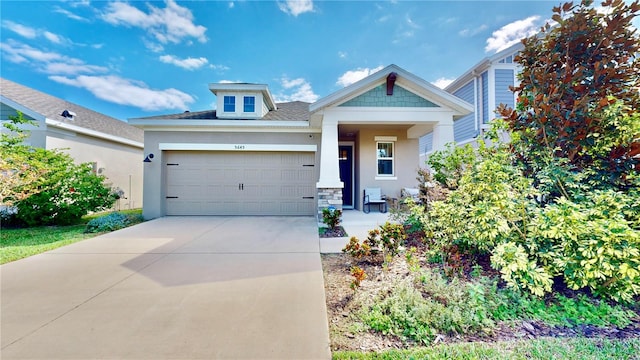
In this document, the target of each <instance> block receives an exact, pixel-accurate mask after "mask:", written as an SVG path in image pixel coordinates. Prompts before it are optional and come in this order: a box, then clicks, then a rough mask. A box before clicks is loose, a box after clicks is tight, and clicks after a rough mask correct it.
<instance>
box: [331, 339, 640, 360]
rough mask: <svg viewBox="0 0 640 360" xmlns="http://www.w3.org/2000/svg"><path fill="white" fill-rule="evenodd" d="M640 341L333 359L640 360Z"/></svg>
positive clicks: (449, 348)
mask: <svg viewBox="0 0 640 360" xmlns="http://www.w3.org/2000/svg"><path fill="white" fill-rule="evenodd" d="M639 354H640V339H639V338H633V339H626V340H616V339H602V338H542V339H535V340H527V341H525V340H523V341H508V342H497V343H465V344H451V345H449V344H447V345H439V346H434V347H430V348H415V349H411V350H390V351H386V352H381V353H359V352H336V353H334V354H333V358H334V359H340V360H343V359H358V360H383V359H384V360H392V359H394V360H395V359H398V360H400V359H443V360H444V359H496V360H502V359H523V360H524V359H527V360H528V359H541V360H542V359H544V360H546V359H640V355H639Z"/></svg>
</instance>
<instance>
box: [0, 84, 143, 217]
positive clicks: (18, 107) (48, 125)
mask: <svg viewBox="0 0 640 360" xmlns="http://www.w3.org/2000/svg"><path fill="white" fill-rule="evenodd" d="M0 100H1V105H0V106H1V108H0V121H6V120H8V118H9V116H15V115H17V112H18V111H20V112H22V114H23V116H24V117H25V118H27V119H31V120H34V121H35V122H36V124H37V126H26V127H25V128H26V129H27V130H29V131H30V136H29V137H28V138H27V140H26V142H27V144H28V145H32V146H35V147H40V148H45V149H49V150H51V149H62V150H63V151H64V152H66V153H68V154H69V155H70V156H71V157H72V158H73V159H74V160H75V161H76V162H77V163H87V162H88V163H92V164H93V171H95V172H96V173H98V174H101V175H104V176H105V177H106V179H107V180H106V181H107V183H108V184H109V185H110V186H111V187H113V188H116V189H119V190H120V191H121V192H122V197H121V199H120V200H118V202H117V203H116V208H120V209H128V208H141V207H142V185H143V179H142V169H143V167H142V165H143V163H142V160H143V159H144V157H143V152H142V149H143V146H144V140H143V135H144V133H143V131H142V130H140V129H138V128H136V127H133V126H131V125H129V124H127V123H126V122H123V121H120V120H118V119H115V118H112V117H109V116H107V115H104V114H101V113H98V112H95V111H93V110H90V109H87V108H85V107H82V106H80V105H77V104H74V103H71V102H68V101H65V100H63V99H60V98H56V97H54V96H51V95H48V94H45V93H42V92H40V91H37V90H35V89H31V88H29V87H26V86H23V85H20V84H17V83H15V82H12V81H9V80H7V79H3V78H2V79H0Z"/></svg>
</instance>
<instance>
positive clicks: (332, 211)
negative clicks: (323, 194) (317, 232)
mask: <svg viewBox="0 0 640 360" xmlns="http://www.w3.org/2000/svg"><path fill="white" fill-rule="evenodd" d="M341 217H342V210H338V209H336V208H335V207H333V206H329V207H328V208H324V209H322V222H323V223H325V224H326V225H327V226H328V227H329V229H335V228H336V227H337V226H338V225H340V221H341Z"/></svg>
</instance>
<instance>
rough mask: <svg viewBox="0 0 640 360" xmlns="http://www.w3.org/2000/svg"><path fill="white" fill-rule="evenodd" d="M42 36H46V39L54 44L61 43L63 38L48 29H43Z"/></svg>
mask: <svg viewBox="0 0 640 360" xmlns="http://www.w3.org/2000/svg"><path fill="white" fill-rule="evenodd" d="M43 36H44V37H45V38H47V40H49V41H51V42H52V43H56V44H62V42H63V39H62V37H61V36H58V35H56V34H54V33H52V32H49V31H45V32H44V34H43Z"/></svg>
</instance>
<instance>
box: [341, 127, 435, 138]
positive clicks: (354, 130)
mask: <svg viewBox="0 0 640 360" xmlns="http://www.w3.org/2000/svg"><path fill="white" fill-rule="evenodd" d="M413 126H414V124H393V125H385V124H383V125H379V124H375V125H362V124H359V125H356V124H338V137H340V138H352V137H354V136H355V135H357V134H358V132H359V131H360V130H362V129H380V130H387V129H388V130H403V131H407V130H409V129H410V128H411V127H413ZM427 126H430V127H431V128H433V125H432V124H430V125H427ZM427 132H429V130H427V131H425V133H427Z"/></svg>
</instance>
